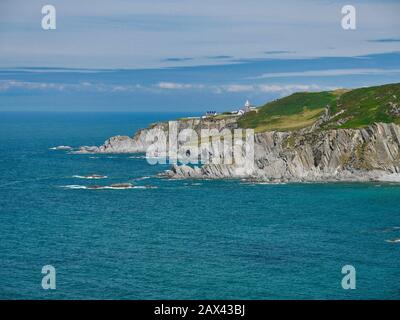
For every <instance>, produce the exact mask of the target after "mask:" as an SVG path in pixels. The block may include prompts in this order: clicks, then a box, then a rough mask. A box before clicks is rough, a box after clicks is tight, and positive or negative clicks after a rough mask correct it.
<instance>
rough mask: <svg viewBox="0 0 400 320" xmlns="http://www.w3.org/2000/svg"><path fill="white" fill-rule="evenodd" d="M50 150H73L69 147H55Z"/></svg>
mask: <svg viewBox="0 0 400 320" xmlns="http://www.w3.org/2000/svg"><path fill="white" fill-rule="evenodd" d="M50 150H68V151H70V150H73V148H72V147H70V146H57V147H52V148H50Z"/></svg>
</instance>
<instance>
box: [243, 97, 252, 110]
mask: <svg viewBox="0 0 400 320" xmlns="http://www.w3.org/2000/svg"><path fill="white" fill-rule="evenodd" d="M250 111H251V104H250V101H249V100H246V103H245V104H244V112H250Z"/></svg>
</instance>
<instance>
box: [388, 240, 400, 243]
mask: <svg viewBox="0 0 400 320" xmlns="http://www.w3.org/2000/svg"><path fill="white" fill-rule="evenodd" d="M385 241H386V242H389V243H400V239H389V240H385Z"/></svg>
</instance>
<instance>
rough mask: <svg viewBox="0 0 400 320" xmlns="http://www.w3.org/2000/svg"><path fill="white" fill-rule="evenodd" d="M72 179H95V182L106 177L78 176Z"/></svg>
mask: <svg viewBox="0 0 400 320" xmlns="http://www.w3.org/2000/svg"><path fill="white" fill-rule="evenodd" d="M72 177H73V178H78V179H95V180H99V179H107V178H108V177H107V176H102V175H95V174H94V175H88V176H79V175H73V176H72Z"/></svg>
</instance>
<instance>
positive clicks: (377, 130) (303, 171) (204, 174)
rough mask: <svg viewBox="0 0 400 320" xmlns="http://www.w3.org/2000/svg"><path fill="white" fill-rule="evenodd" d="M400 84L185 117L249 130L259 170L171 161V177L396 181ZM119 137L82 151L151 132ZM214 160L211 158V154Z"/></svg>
mask: <svg viewBox="0 0 400 320" xmlns="http://www.w3.org/2000/svg"><path fill="white" fill-rule="evenodd" d="M399 97H400V84H394V85H386V86H379V87H371V88H362V89H356V90H351V91H348V90H343V91H335V92H323V93H299V94H294V95H292V96H289V97H287V98H283V99H280V100H276V101H274V102H271V103H269V104H266V105H265V106H263V107H260V108H259V109H258V112H251V113H249V114H246V115H244V116H242V117H234V116H228V115H226V116H217V117H211V118H207V119H180V120H179V121H178V130H182V129H185V128H191V129H194V130H195V131H196V132H199V131H200V130H201V129H204V128H208V129H213V128H215V129H218V130H222V129H225V128H227V129H235V128H252V129H254V130H255V132H256V133H255V136H254V170H253V171H252V173H251V174H248V173H245V172H243V170H240V168H239V167H237V166H236V165H235V164H211V163H210V164H204V165H202V166H187V165H173V166H172V168H171V169H170V170H168V171H167V172H165V173H164V174H165V175H166V176H168V177H172V178H200V179H202V178H208V179H216V178H247V179H254V180H262V181H279V182H282V181H300V182H306V181H310V182H311V181H399V182H400V126H399V125H398V123H399V116H400V112H399V110H400V107H399V106H400V101H399ZM154 128H158V129H160V130H162V131H164V132H167V131H168V123H166V122H162V123H157V124H154V125H152V126H150V128H148V129H143V130H140V131H139V132H137V133H136V134H135V135H134V136H133V137H127V136H116V137H113V138H110V139H109V140H107V141H106V142H105V143H104V145H102V146H100V147H81V149H80V151H79V152H80V153H85V152H94V153H134V152H146V149H147V147H148V146H149V143H148V142H146V139H145V136H146V133H147V132H148V130H149V129H154ZM211 157H212V155H211Z"/></svg>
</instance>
